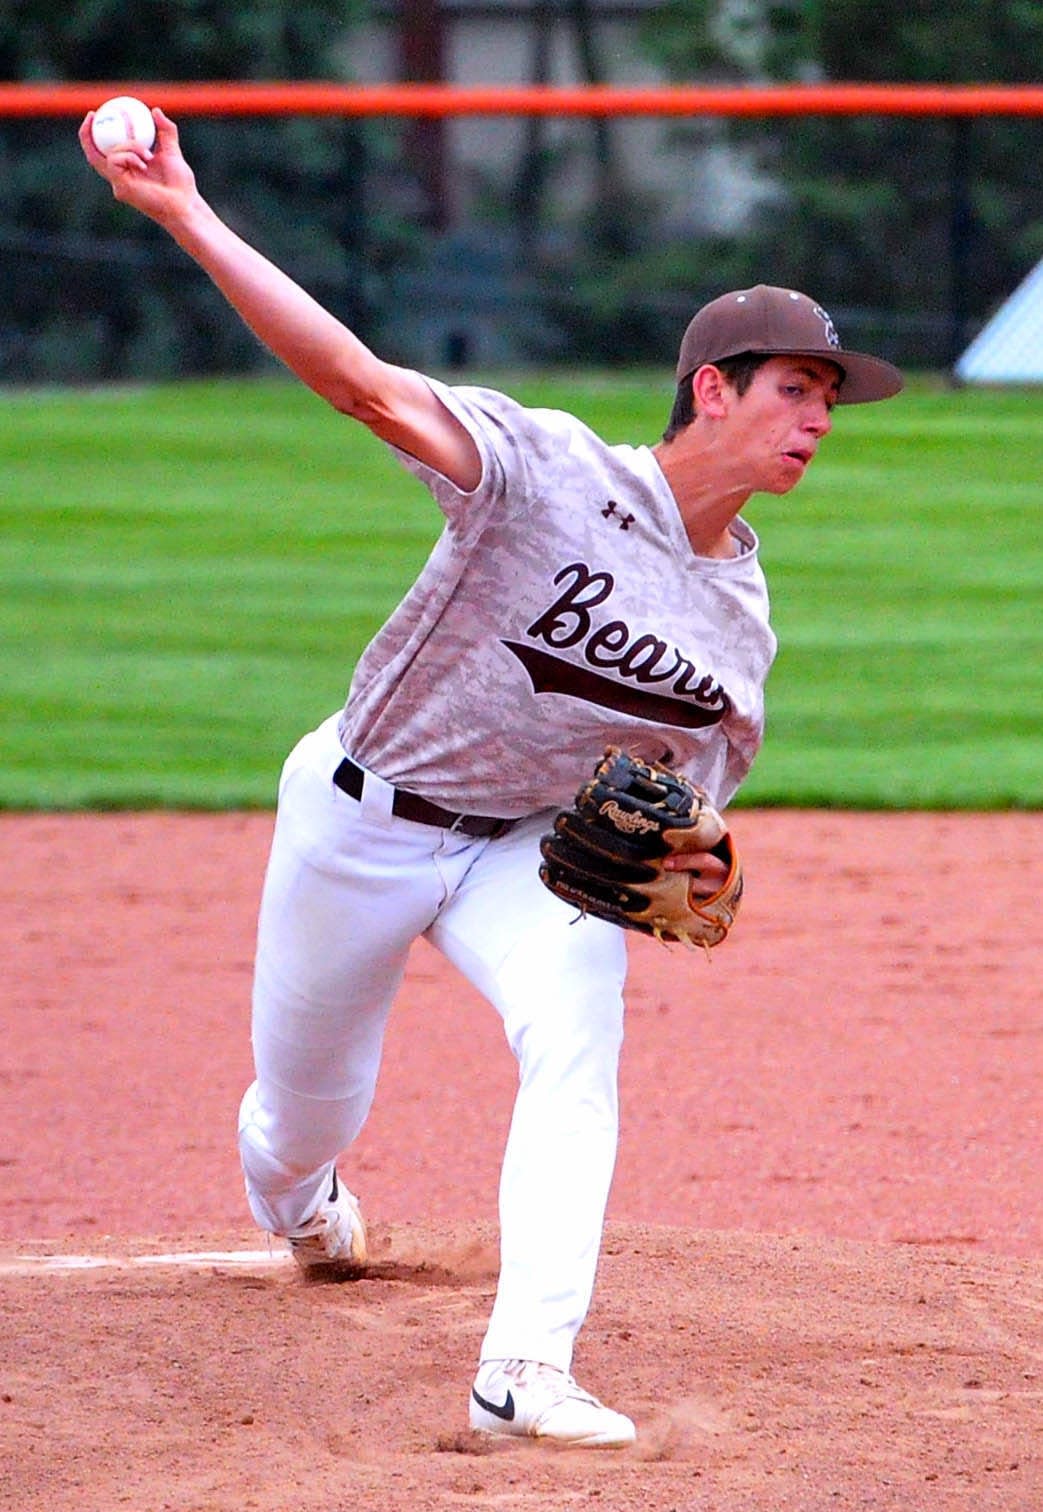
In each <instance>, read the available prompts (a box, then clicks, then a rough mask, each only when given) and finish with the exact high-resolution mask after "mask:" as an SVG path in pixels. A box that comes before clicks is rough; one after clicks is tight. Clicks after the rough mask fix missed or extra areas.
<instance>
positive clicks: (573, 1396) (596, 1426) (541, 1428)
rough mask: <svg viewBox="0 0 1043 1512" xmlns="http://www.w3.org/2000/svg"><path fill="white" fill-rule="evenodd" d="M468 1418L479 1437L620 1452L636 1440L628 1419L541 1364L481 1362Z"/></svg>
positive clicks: (635, 1432) (472, 1391)
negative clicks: (491, 1435) (495, 1436)
mask: <svg viewBox="0 0 1043 1512" xmlns="http://www.w3.org/2000/svg"><path fill="white" fill-rule="evenodd" d="M470 1417H471V1427H472V1428H474V1429H476V1430H477V1431H478V1432H479V1433H496V1434H507V1435H513V1436H515V1437H520V1438H536V1439H548V1440H550V1441H551V1442H553V1443H557V1444H575V1445H577V1446H578V1447H585V1448H591V1449H595V1448H600V1449H622V1448H625V1447H626V1445H627V1444H632V1443H633V1442H634V1440H635V1438H636V1437H637V1430H636V1428H635V1427H634V1425H633V1423H632V1422H631V1421H630V1419H629V1418H628V1417H624V1416H623V1414H622V1413H621V1412H613V1411H612V1410H611V1409H610V1408H608V1407H606V1406H604V1405H603V1404H602V1403H601V1402H599V1401H598V1399H597V1397H595V1396H591V1394H590V1392H589V1391H584V1390H583V1389H582V1388H581V1387H579V1386H577V1385H576V1382H575V1381H574V1380H573V1379H572V1377H571V1376H570V1375H566V1373H565V1371H563V1370H556V1369H555V1367H554V1366H553V1365H544V1364H543V1363H541V1362H540V1361H539V1360H485V1361H483V1363H482V1364H481V1365H480V1366H479V1367H478V1374H477V1376H476V1377H475V1382H474V1385H473V1386H472V1388H471V1405H470Z"/></svg>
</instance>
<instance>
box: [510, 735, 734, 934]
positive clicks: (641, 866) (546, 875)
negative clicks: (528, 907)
mask: <svg viewBox="0 0 1043 1512" xmlns="http://www.w3.org/2000/svg"><path fill="white" fill-rule="evenodd" d="M540 849H541V853H542V856H543V864H542V866H541V868H540V877H541V879H542V880H543V882H544V883H545V885H546V886H547V887H549V888H550V890H551V891H552V892H554V893H556V894H557V895H558V896H559V897H561V898H563V899H564V900H565V901H566V902H569V903H572V904H574V905H575V906H576V907H578V908H579V909H580V910H581V911H582V912H583V913H592V914H594V915H596V916H597V917H598V918H603V919H608V920H609V921H610V922H612V923H614V924H619V925H621V926H622V927H623V928H625V929H636V930H638V931H640V932H642V933H645V934H651V935H655V936H656V938H657V939H661V940H668V941H669V940H672V941H682V942H684V943H686V944H690V945H702V946H704V947H705V948H707V949H708V948H709V947H710V946H712V945H717V944H719V943H720V942H721V941H722V940H723V939H724V938H725V937H726V936H727V934H728V931H729V930H730V929H731V926H732V924H733V923H734V922H735V917H736V914H737V912H738V907H739V901H740V899H741V897H742V869H741V866H740V863H739V858H738V854H737V851H736V849H735V845H734V843H733V841H732V837H731V835H730V834H729V832H728V828H727V825H726V824H725V821H724V819H723V818H722V816H721V815H720V814H719V813H718V811H717V809H716V808H715V807H714V805H713V804H712V803H711V802H710V799H709V798H708V797H707V795H706V794H705V793H704V792H703V791H702V789H700V788H697V787H696V786H695V785H694V784H693V783H690V782H689V781H688V779H687V778H685V777H683V776H681V774H679V773H676V772H672V771H670V770H668V769H667V768H665V767H661V766H656V765H652V764H650V763H647V762H642V761H637V760H635V759H634V758H632V757H629V756H626V755H624V754H623V753H622V752H621V751H618V750H616V749H615V748H614V747H610V748H609V749H608V750H607V751H606V752H605V756H604V757H603V759H602V760H601V761H600V762H599V763H598V765H597V767H596V768H595V771H594V777H593V779H592V780H591V781H590V782H588V783H586V784H585V785H584V786H583V787H582V788H581V789H580V791H579V792H578V793H577V795H576V801H575V804H574V805H573V807H572V808H570V809H564V810H562V811H561V812H560V813H559V814H558V815H557V817H556V819H555V821H554V829H553V831H552V832H551V833H550V834H549V835H545V836H544V837H543V840H542V842H541V847H540ZM700 870H705V871H706V873H707V877H706V878H705V879H700V880H699V881H695V880H693V878H694V876H695V873H696V872H697V871H700ZM711 879H713V880H711Z"/></svg>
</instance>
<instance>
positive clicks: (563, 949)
mask: <svg viewBox="0 0 1043 1512" xmlns="http://www.w3.org/2000/svg"><path fill="white" fill-rule="evenodd" d="M336 727H337V721H336V718H331V719H329V720H327V721H326V722H325V723H324V724H322V725H321V726H320V727H319V728H318V730H316V731H314V732H313V733H312V734H310V735H307V736H305V738H304V739H303V740H302V741H301V742H300V743H299V744H298V745H297V746H296V747H295V749H294V750H293V752H291V754H290V756H289V758H288V760H287V762H286V764H285V766H284V768H283V773H282V778H281V781H280V787H279V806H278V813H277V816H276V824H275V833H274V837H273V841H272V850H271V856H270V859H269V864H268V871H267V875H266V878H265V885H264V892H263V896H262V901H261V909H260V920H259V926H258V940H257V957H256V970H255V979H254V1000H253V1050H254V1064H255V1072H256V1081H255V1082H254V1083H253V1085H252V1086H251V1087H250V1088H249V1089H248V1091H247V1093H246V1095H245V1097H244V1098H243V1103H242V1107H241V1110H240V1127H239V1145H240V1153H241V1157H242V1163H243V1171H244V1174H245V1178H246V1190H247V1197H248V1200H249V1203H250V1208H251V1211H252V1213H253V1215H254V1218H255V1219H256V1221H257V1222H258V1223H259V1224H260V1225H261V1226H262V1227H263V1228H265V1229H269V1230H271V1231H272V1232H275V1233H285V1232H287V1231H288V1230H290V1229H293V1228H295V1227H297V1226H298V1225H299V1224H300V1223H301V1222H303V1221H304V1220H305V1219H306V1218H307V1217H309V1216H310V1215H311V1213H312V1212H313V1211H314V1209H315V1208H316V1207H317V1206H318V1203H319V1201H320V1200H321V1198H322V1196H323V1195H324V1193H325V1191H326V1189H327V1188H328V1184H329V1180H330V1173H331V1168H332V1166H333V1163H334V1161H335V1160H336V1158H337V1157H338V1155H339V1154H340V1153H341V1151H343V1150H345V1149H347V1147H348V1146H349V1145H350V1144H351V1143H352V1141H353V1140H354V1139H355V1138H356V1136H357V1135H358V1133H359V1131H360V1130H361V1128H362V1126H363V1124H364V1122H365V1120H366V1116H367V1114H368V1112H369V1109H370V1105H371V1103H372V1100H373V1094H374V1089H375V1086H376V1081H377V1073H378V1070H379V1066H380V1058H381V1048H382V1043H383V1036H384V1028H385V1025H386V1022H387V1017H388V1013H389V1010H390V1007H391V1002H392V999H393V997H394V995H395V991H396V989H397V988H398V985H399V983H400V981H401V978H402V973H403V971H404V969H405V965H406V959H407V956H408V952H409V948H410V946H411V944H412V942H413V940H414V939H415V938H416V937H417V936H418V935H425V936H426V938H427V939H428V940H430V941H431V943H432V944H434V945H435V946H436V947H437V949H439V950H440V951H441V952H442V953H443V954H444V955H445V956H446V957H447V959H448V960H450V961H451V962H452V963H453V964H454V965H455V966H456V967H458V968H459V970H460V971H462V972H463V974H464V975H465V976H466V977H467V978H468V980H469V981H470V982H472V983H473V984H474V986H475V987H477V989H478V990H479V991H480V992H481V993H482V994H483V995H484V996H485V997H486V998H488V1000H489V1001H490V1003H492V1005H493V1006H494V1007H495V1008H496V1009H497V1011H498V1012H499V1014H500V1016H501V1018H502V1020H503V1024H504V1030H505V1033H506V1036H507V1041H508V1044H509V1045H510V1047H511V1050H512V1051H513V1053H514V1055H515V1057H516V1058H517V1061H518V1067H519V1086H518V1093H517V1098H516V1101H515V1106H514V1113H513V1118H512V1121H511V1126H510V1133H509V1135H508V1140H507V1147H506V1151H505V1154H504V1160H503V1168H502V1174H501V1181H500V1204H499V1205H500V1251H501V1253H500V1278H499V1285H498V1289H497V1294H496V1301H495V1304H494V1307H493V1312H492V1316H491V1319H490V1322H489V1327H488V1332H487V1333H486V1336H485V1340H484V1342H483V1345H482V1349H481V1358H482V1359H516V1358H520V1359H536V1360H543V1361H546V1362H547V1363H548V1364H551V1365H555V1366H557V1367H559V1368H560V1369H562V1370H568V1369H569V1368H570V1365H571V1359H572V1348H573V1343H574V1340H575V1337H576V1334H577V1333H578V1331H579V1329H580V1327H581V1325H582V1323H583V1320H584V1318H585V1316H586V1313H587V1309H588V1307H589V1305H590V1298H591V1293H592V1291H593V1286H594V1277H595V1272H596V1269H597V1261H598V1253H599V1249H600V1243H601V1233H602V1226H603V1222H604V1212H605V1204H606V1202H607V1199H608V1192H609V1186H610V1184H611V1180H612V1171H613V1167H614V1163H615V1155H616V1143H617V1129H618V1100H617V1067H618V1060H619V1051H620V1046H621V1043H622V1034H623V996H622V993H623V980H624V976H625V972H626V945H625V938H624V936H623V933H622V932H621V931H620V930H618V929H617V928H615V927H614V926H613V925H611V924H607V923H604V922H602V921H600V920H597V919H592V918H586V919H583V920H582V921H577V919H576V915H575V913H574V912H573V911H572V910H571V909H569V908H568V907H567V906H566V905H565V904H563V903H562V902H561V901H560V900H558V899H557V898H555V897H554V896H553V895H552V894H551V893H550V892H548V891H547V889H546V888H545V887H544V886H543V884H542V883H541V882H540V880H539V877H538V874H537V868H538V863H539V853H538V844H539V837H540V835H541V834H542V833H543V832H544V831H545V830H546V828H547V825H548V816H547V814H546V813H544V814H539V815H536V816H534V817H533V818H531V819H527V820H525V821H523V822H522V823H521V824H519V825H518V826H517V827H516V828H515V829H513V830H511V831H510V832H509V833H508V834H506V835H504V836H501V837H500V838H498V839H494V840H473V839H469V838H468V837H466V836H460V835H457V834H455V833H453V832H451V831H448V830H443V829H438V828H435V827H433V826H430V825H422V824H415V823H412V822H411V821H409V820H403V819H399V818H397V817H393V816H392V814H391V799H392V789H391V787H390V786H389V785H388V784H387V783H385V782H383V781H381V780H380V779H379V778H377V777H374V776H372V775H371V774H367V779H366V783H365V788H364V791H363V795H362V798H361V799H360V800H356V799H354V798H351V797H349V796H348V795H347V794H346V793H343V792H341V791H340V789H339V788H337V787H335V786H334V784H333V781H332V776H333V772H334V771H335V769H336V767H337V765H338V763H339V762H340V760H341V758H342V756H343V754H344V753H343V750H342V748H341V745H340V742H339V739H338V737H337V732H336ZM437 1097H438V1089H437V1087H435V1088H434V1089H433V1091H432V1099H433V1100H436V1099H437ZM447 1158H448V1159H451V1158H455V1152H447ZM349 1181H350V1178H349Z"/></svg>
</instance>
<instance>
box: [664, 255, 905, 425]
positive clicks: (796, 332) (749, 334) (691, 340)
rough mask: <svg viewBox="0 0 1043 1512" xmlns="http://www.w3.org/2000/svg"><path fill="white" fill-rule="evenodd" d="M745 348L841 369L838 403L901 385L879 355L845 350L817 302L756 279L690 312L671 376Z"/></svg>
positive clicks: (888, 394)
mask: <svg viewBox="0 0 1043 1512" xmlns="http://www.w3.org/2000/svg"><path fill="white" fill-rule="evenodd" d="M746 352H749V353H751V354H753V355H756V356H761V355H764V356H777V357H825V358H826V359H827V361H829V362H835V363H836V365H837V367H839V368H840V369H841V371H842V372H843V374H844V380H843V382H842V383H841V385H840V392H839V394H838V396H837V402H838V403H839V404H866V403H868V402H869V401H870V400H872V399H890V398H892V396H893V395H895V394H897V393H898V391H899V389H900V388H901V387H902V383H903V379H902V375H901V373H900V372H899V371H898V369H897V368H896V367H892V366H891V364H890V363H889V362H884V361H883V359H882V358H880V357H868V356H866V355H865V353H863V352H848V351H846V350H845V349H844V348H843V347H842V346H841V344H840V337H839V336H838V335H837V328H836V326H835V325H834V324H833V321H832V319H831V318H830V316H829V315H828V314H827V312H826V311H825V310H824V309H823V308H822V306H821V305H819V304H816V303H815V301H814V300H813V299H809V298H808V296H807V295H806V294H798V293H797V291H796V290H795V289H777V288H775V287H773V286H772V285H771V284H757V285H756V287H754V288H752V289H736V290H735V291H734V292H733V293H731V294H722V295H721V296H720V298H719V299H713V300H711V301H710V303H709V304H707V305H704V306H703V308H702V309H701V310H700V311H699V312H698V313H697V314H696V315H695V316H694V317H693V319H692V321H691V323H690V324H689V326H688V329H687V331H685V333H684V336H683V338H682V340H681V351H680V354H679V356H678V359H677V381H678V383H680V381H681V379H682V378H687V377H688V375H689V373H694V372H695V370H696V368H699V367H702V365H703V364H704V363H705V362H720V361H721V360H722V359H723V358H725V357H738V356H740V355H741V354H744V353H746Z"/></svg>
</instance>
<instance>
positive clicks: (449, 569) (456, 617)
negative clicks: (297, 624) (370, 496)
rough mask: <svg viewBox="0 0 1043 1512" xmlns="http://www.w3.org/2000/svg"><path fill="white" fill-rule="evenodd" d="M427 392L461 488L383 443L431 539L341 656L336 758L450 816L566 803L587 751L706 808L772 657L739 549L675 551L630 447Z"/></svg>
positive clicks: (651, 473) (483, 394)
mask: <svg viewBox="0 0 1043 1512" xmlns="http://www.w3.org/2000/svg"><path fill="white" fill-rule="evenodd" d="M428 382H429V383H430V385H431V388H432V390H433V391H434V392H435V394H436V395H437V396H438V397H439V399H441V401H442V402H443V403H444V404H445V405H446V407H447V408H448V409H449V410H450V411H451V413H452V414H453V415H455V416H456V417H457V418H458V419H459V420H460V422H461V423H462V424H463V425H464V426H465V427H466V429H467V430H468V432H469V433H470V434H471V436H473V438H474V441H475V444H476V446H477V448H478V452H479V455H480V457H481V464H482V475H481V481H480V482H479V484H478V486H477V488H475V489H474V490H473V492H470V493H464V492H461V490H460V489H458V488H457V487H455V485H454V484H452V483H451V482H450V481H449V480H448V479H447V478H445V477H443V476H442V475H441V474H439V473H436V472H434V471H432V469H430V468H428V467H426V466H424V465H423V464H422V463H420V462H418V461H417V460H416V459H415V458H413V457H410V456H407V455H406V454H405V453H402V452H399V451H397V450H395V449H394V448H392V450H395V455H396V456H397V457H399V459H400V460H401V461H402V463H403V464H404V466H406V467H407V468H408V469H409V470H410V471H411V472H413V473H414V474H415V475H416V476H417V477H418V478H419V479H420V480H421V481H422V482H423V483H424V484H425V485H426V486H427V487H428V488H429V489H430V491H431V493H432V494H433V496H434V498H435V500H436V501H437V503H438V505H439V506H440V508H441V510H442V512H443V514H444V515H445V520H446V523H445V528H444V529H443V531H442V534H441V536H440V537H439V540H438V542H437V544H436V545H435V547H434V550H433V551H432V553H431V555H430V557H429V558H428V561H427V563H426V565H425V566H424V568H423V570H422V571H421V573H420V575H419V577H418V578H417V580H416V582H415V583H414V585H413V587H412V588H411V589H410V591H409V592H408V593H407V595H406V597H405V598H404V599H403V601H402V602H401V604H400V605H399V606H398V608H397V609H396V610H395V611H394V613H393V614H392V615H391V617H390V618H389V620H388V621H387V623H386V624H385V625H384V627H383V629H382V630H380V631H379V632H378V634H377V635H376V636H375V637H374V639H373V640H372V641H371V642H370V644H369V646H368V647H367V648H366V650H365V652H364V653H363V655H362V657H361V658H360V660H359V662H358V666H357V668H356V670H355V675H354V677H353V679H352V684H351V689H350V692H349V695H348V701H347V704H346V706H345V709H344V712H343V714H342V716H341V719H340V725H339V729H340V737H341V741H342V743H343V745H344V749H345V751H347V752H348V753H349V754H350V755H352V756H353V757H354V758H355V759H356V760H357V761H359V762H360V763H361V764H362V765H363V766H365V767H368V768H369V769H370V770H371V771H374V772H376V773H378V774H379V775H380V776H381V777H383V778H385V779H386V780H387V781H388V782H391V783H394V784H395V785H396V786H397V787H403V788H408V789H410V790H411V791H413V792H415V793H419V794H421V795H422V796H423V797H425V798H429V799H431V800H433V801H434V802H436V803H440V804H441V805H442V806H443V807H445V808H449V809H453V810H456V811H461V812H467V813H479V814H495V815H499V816H501V817H503V818H517V817H519V816H521V815H524V814H527V813H532V812H534V811H536V810H538V809H543V808H547V807H550V806H557V805H561V804H564V803H567V802H570V801H571V799H572V798H573V796H574V794H575V791H576V789H577V787H578V786H579V785H580V783H581V782H582V781H584V780H585V779H586V778H587V777H588V776H589V775H590V773H591V770H592V768H593V765H594V763H595V761H596V760H597V758H598V757H599V756H600V755H601V752H602V751H603V749H604V747H605V746H606V745H609V744H612V745H618V746H622V747H623V748H624V749H626V750H629V751H632V752H633V753H634V754H636V755H640V756H642V757H644V758H645V759H651V760H663V761H667V762H669V763H670V764H672V765H674V766H678V767H680V768H682V770H684V771H685V772H686V773H687V774H688V775H689V776H690V777H691V778H693V780H695V781H696V782H698V783H700V784H701V785H702V786H703V787H705V788H706V789H707V791H708V792H709V793H710V795H711V796H712V797H713V798H714V799H715V801H716V802H717V803H718V804H719V805H721V806H723V805H725V804H726V803H727V802H728V801H729V799H730V798H731V796H732V795H733V793H734V792H735V790H736V789H737V788H738V786H739V784H740V783H741V782H742V780H743V778H744V777H745V775H746V773H747V771H748V770H749V767H750V763H751V762H752V760H753V757H754V755H755V754H756V752H757V749H758V747H759V745H760V742H761V738H762V735H763V724H764V700H763V690H764V682H765V679H766V677H767V674H768V670H769V668H770V666H771V662H772V659H773V657H774V654H775V637H774V635H773V633H772V631H771V628H770V626H769V623H768V595H767V588H766V585H765V582H764V574H763V572H762V571H761V568H760V564H759V562H758V559H757V538H756V536H755V534H754V532H753V531H752V530H751V529H750V527H749V526H748V525H747V524H746V523H745V521H743V520H742V519H741V518H739V519H736V520H735V522H734V523H733V526H732V535H733V537H734V541H735V545H736V555H735V556H734V557H732V558H730V559H726V560H718V559H716V558H710V557H701V556H697V555H695V553H694V552H693V550H692V547H691V544H690V543H689V540H688V536H687V534H686V532H685V527H684V524H683V521H682V519H681V516H680V514H679V512H678V508H677V503H676V501H675V499H674V496H673V493H672V492H671V490H670V488H669V486H668V484H667V482H666V479H665V478H664V477H663V474H662V472H661V471H660V468H659V464H658V462H657V461H656V458H655V456H654V455H653V453H652V451H651V450H650V449H649V448H648V447H644V446H641V447H631V446H609V445H607V444H606V443H605V442H604V441H602V440H601V439H600V438H599V437H598V436H596V435H595V434H594V433H593V432H592V431H591V430H589V429H588V427H587V426H585V425H583V424H582V423H581V422H580V421H578V420H577V419H575V418H574V417H573V416H571V415H568V414H564V413H562V412H560V411H555V410H543V409H528V408H525V407H524V406H522V405H520V404H518V403H516V402H515V401H514V400H512V399H510V398H508V397H506V396H505V395H503V394H500V393H496V392H494V391H492V390H489V389H483V388H471V387H452V388H449V387H446V386H445V385H443V384H441V383H437V382H434V381H433V380H430V379H429V380H428Z"/></svg>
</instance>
